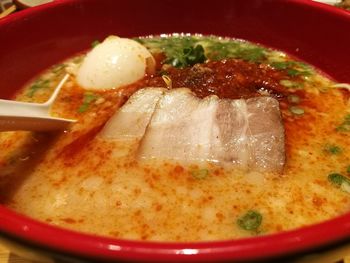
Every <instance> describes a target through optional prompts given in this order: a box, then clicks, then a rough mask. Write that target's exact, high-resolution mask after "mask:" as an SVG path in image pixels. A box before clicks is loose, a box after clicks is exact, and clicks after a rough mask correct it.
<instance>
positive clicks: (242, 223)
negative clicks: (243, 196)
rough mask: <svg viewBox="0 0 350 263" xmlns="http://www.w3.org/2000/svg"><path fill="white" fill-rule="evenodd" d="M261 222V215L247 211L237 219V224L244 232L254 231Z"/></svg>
mask: <svg viewBox="0 0 350 263" xmlns="http://www.w3.org/2000/svg"><path fill="white" fill-rule="evenodd" d="M261 222H262V215H261V214H260V213H259V212H257V211H254V210H249V211H248V212H247V213H246V214H244V215H243V216H241V217H240V218H238V220H237V224H238V226H239V227H241V228H242V229H244V230H249V231H251V230H253V231H256V230H257V229H258V228H259V226H260V225H261Z"/></svg>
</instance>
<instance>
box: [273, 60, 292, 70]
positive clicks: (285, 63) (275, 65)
mask: <svg viewBox="0 0 350 263" xmlns="http://www.w3.org/2000/svg"><path fill="white" fill-rule="evenodd" d="M270 65H271V66H272V67H273V68H275V69H287V68H288V67H289V66H290V62H289V61H281V62H272V63H271V64H270Z"/></svg>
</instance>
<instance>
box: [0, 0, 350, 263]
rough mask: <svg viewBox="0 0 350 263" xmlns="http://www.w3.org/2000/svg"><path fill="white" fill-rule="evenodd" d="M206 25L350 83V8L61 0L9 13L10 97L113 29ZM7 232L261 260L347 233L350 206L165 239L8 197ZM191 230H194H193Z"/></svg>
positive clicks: (1, 76) (204, 29) (112, 247)
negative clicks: (77, 221)
mask: <svg viewBox="0 0 350 263" xmlns="http://www.w3.org/2000/svg"><path fill="white" fill-rule="evenodd" d="M174 32H177V33H181V32H183V33H200V34H205V35H208V34H214V35H219V36H227V37H234V38H241V39H245V40H249V41H253V42H256V43H260V44H262V45H265V46H268V47H272V48H276V49H279V50H282V51H285V52H287V53H289V54H291V55H293V56H296V57H298V58H299V59H302V60H304V61H306V62H308V63H310V64H313V65H314V66H316V67H318V68H319V69H320V70H322V71H323V72H324V73H325V74H327V75H329V76H330V77H332V78H333V79H335V80H336V81H338V82H350V66H349V57H348V56H347V55H348V52H349V47H350V34H349V33H348V32H350V13H349V12H346V11H343V10H340V9H336V8H333V7H330V6H326V5H323V4H319V3H314V2H311V1H307V0H288V1H273V0H264V1H263V0H251V1H245V0H235V1H229V0H227V1H225V0H216V1H202V0H191V1H188V0H187V1H186V0H177V1H172V0H153V1H136V0H128V1H113V0H104V1H99V0H75V1H72V0H56V1H55V2H53V3H50V4H47V5H43V6H39V7H35V8H32V9H27V10H25V11H21V12H19V13H16V14H14V15H11V16H9V17H6V18H4V19H2V20H0V36H1V41H0V97H1V98H10V97H11V95H12V94H13V93H14V91H16V89H18V88H19V87H21V86H22V85H23V84H24V83H26V82H27V81H28V80H29V79H31V78H32V77H33V76H35V75H37V74H38V73H39V72H40V71H41V70H43V69H45V68H46V67H48V66H50V65H52V64H54V63H57V62H59V61H61V60H62V59H64V58H67V57H69V56H72V55H73V54H75V53H77V52H79V51H82V50H84V49H87V48H88V47H90V44H91V43H92V42H93V41H94V40H97V39H98V40H102V39H103V38H104V37H106V36H107V35H109V34H115V35H118V36H122V37H132V36H140V35H142V36H147V35H158V34H163V33H174ZM0 222H1V224H0V232H1V233H2V235H3V236H5V237H6V238H8V239H11V240H13V241H16V242H25V243H26V244H27V245H29V246H35V247H40V248H41V249H47V250H50V251H53V252H55V253H56V254H57V253H58V254H60V253H62V254H68V255H71V256H76V257H83V258H94V259H99V260H102V259H109V260H116V259H118V260H143V261H152V262H154V261H180V260H181V261H191V262H193V261H200V262H203V261H220V260H256V259H263V258H270V257H277V256H281V255H288V254H293V253H300V252H303V251H307V250H309V249H314V248H317V247H320V246H324V245H327V244H330V243H332V242H335V241H339V240H344V239H346V238H348V237H349V236H350V214H347V215H344V216H342V217H339V218H336V219H334V220H331V221H328V222H324V223H321V224H318V225H314V226H309V227H305V228H302V229H297V230H294V231H290V232H285V233H279V234H275V235H270V236H263V237H257V238H250V239H241V240H232V241H222V242H202V243H155V242H138V241H125V240H117V239H111V238H104V237H96V236H92V235H85V234H81V233H76V232H72V231H68V230H63V229H59V228H56V227H53V226H49V225H46V224H43V223H40V222H37V221H35V220H31V219H29V218H27V217H25V216H22V215H18V214H16V213H15V212H13V211H10V210H9V209H7V208H5V207H3V206H0ZM184 234H185V233H184Z"/></svg>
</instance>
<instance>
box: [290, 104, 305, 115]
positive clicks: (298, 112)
mask: <svg viewBox="0 0 350 263" xmlns="http://www.w3.org/2000/svg"><path fill="white" fill-rule="evenodd" d="M289 110H290V112H291V113H293V114H295V115H303V114H304V113H305V111H304V109H303V108H300V107H297V106H291V107H289Z"/></svg>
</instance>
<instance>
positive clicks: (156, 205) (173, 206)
mask: <svg viewBox="0 0 350 263" xmlns="http://www.w3.org/2000/svg"><path fill="white" fill-rule="evenodd" d="M138 41H140V42H141V43H143V44H144V45H145V46H146V47H147V48H149V50H150V51H151V52H152V53H153V54H154V56H155V57H156V60H157V64H158V66H157V72H156V74H154V75H148V76H145V78H143V79H141V80H140V81H137V82H136V83H133V84H131V85H128V86H125V87H122V88H121V89H118V90H113V89H112V90H109V91H93V92H92V91H86V90H84V89H82V88H81V87H79V85H78V84H77V82H76V80H75V78H74V77H71V78H70V80H69V81H68V82H67V83H66V84H65V86H64V88H63V90H62V92H61V93H60V95H59V97H58V99H57V101H56V103H55V105H54V107H53V109H52V113H53V115H57V116H60V117H67V118H75V119H77V120H78V123H76V124H74V125H72V126H70V127H69V128H67V130H65V131H63V132H56V133H50V134H42V133H32V132H2V133H0V145H1V148H2V151H1V152H0V165H1V171H0V189H1V192H0V201H1V203H3V204H4V205H6V206H8V207H9V208H11V209H13V210H15V211H18V212H19V213H22V214H25V215H27V216H30V217H32V218H35V219H38V220H40V221H44V222H47V223H49V224H53V225H57V226H61V227H64V228H69V229H73V230H78V231H82V232H87V233H92V234H98V235H105V236H113V237H118V238H123V239H137V240H162V241H164V240H165V241H204V240H223V239H232V238H242V237H247V236H256V235H263V234H270V233H275V232H280V231H286V230H290V229H295V228H299V227H302V226H305V225H311V224H315V223H318V222H321V221H324V220H327V219H330V218H334V217H336V216H339V215H341V214H343V213H346V212H348V211H349V207H350V196H349V195H350V190H349V189H350V181H349V182H348V179H347V177H349V176H350V152H349V147H348V145H349V142H350V141H349V134H350V119H349V116H350V109H349V97H350V95H349V91H348V90H347V89H345V88H333V87H332V86H333V85H334V84H335V83H334V82H333V81H331V80H330V79H327V78H326V77H324V76H322V75H321V74H320V73H318V72H317V71H316V70H314V69H313V68H312V67H311V66H308V65H305V64H304V63H301V62H293V61H294V60H292V59H291V58H289V57H288V56H286V55H285V54H283V53H281V52H277V51H274V50H269V49H265V48H262V47H260V46H256V45H253V44H250V43H247V42H241V41H234V40H227V39H220V38H214V37H209V38H205V37H199V36H193V37H189V36H188V37H183V36H182V37H173V38H171V37H168V38H157V37H153V38H141V39H138ZM193 44H196V45H198V44H200V45H202V46H203V48H204V50H205V52H206V57H207V59H209V61H210V62H208V61H207V62H206V64H207V65H206V67H207V68H209V69H210V70H212V72H213V71H214V73H213V74H215V76H220V74H224V73H225V74H224V76H227V74H228V73H227V72H226V71H225V70H224V68H225V67H228V66H227V65H230V63H232V67H234V66H235V67H236V66H237V65H238V66H237V68H241V69H242V68H243V69H244V70H242V71H241V72H238V71H235V72H238V73H239V74H238V73H237V74H238V75H235V77H234V78H235V81H236V80H237V79H240V78H243V80H242V83H243V84H244V85H247V87H248V86H249V87H259V89H258V88H256V90H254V91H251V92H250V93H249V94H248V93H246V91H245V90H244V88H242V91H241V92H240V93H230V92H229V91H228V90H227V88H226V90H222V89H220V88H219V87H221V86H225V85H226V86H225V87H227V86H228V85H227V84H225V83H229V82H230V81H231V80H228V79H229V77H226V80H225V77H223V78H220V77H217V79H214V80H212V79H211V76H209V77H208V78H203V79H202V80H196V81H195V82H191V81H189V80H188V79H186V77H184V75H188V74H189V70H190V69H191V68H192V66H191V65H185V64H181V63H183V62H181V63H180V62H177V61H179V60H177V61H176V60H174V59H172V60H171V59H169V57H170V56H173V58H174V54H177V52H178V50H182V49H184V48H187V47H188V46H191V45H193ZM176 48H179V49H176ZM83 56H84V54H82V55H79V56H76V57H74V58H72V59H69V60H67V61H64V62H63V63H62V64H59V65H55V66H54V67H52V68H50V69H49V70H47V71H46V72H44V73H42V74H41V75H40V76H39V77H37V78H36V79H35V80H34V81H32V82H31V83H29V84H28V85H27V86H26V87H24V88H23V89H22V90H21V91H20V92H19V93H18V94H17V95H16V97H15V99H16V100H20V101H35V102H43V101H45V100H46V99H47V98H48V97H49V96H50V94H51V92H52V90H53V89H54V87H55V85H56V84H57V83H58V82H59V80H60V79H61V78H62V77H63V75H64V73H65V72H66V71H69V72H73V71H74V70H75V67H76V65H78V64H79V63H80V62H81V59H82V57H83ZM175 57H176V56H175ZM222 59H228V60H224V62H222ZM164 61H165V62H166V64H167V65H165V66H164V65H163V66H161V62H164ZM174 61H175V62H174ZM180 61H181V59H180ZM177 63H180V64H177ZM210 63H211V64H210ZM237 63H238V64H237ZM243 64H244V65H243ZM174 66H175V67H174ZM194 67H196V66H194ZM164 72H165V73H164ZM223 72H224V73H223ZM247 72H248V73H249V72H253V73H254V74H255V77H254V78H255V79H253V80H251V79H252V76H245V75H244V74H247ZM162 74H166V75H168V76H169V77H170V78H171V79H172V81H173V88H177V86H179V87H182V86H184V85H186V84H187V85H186V87H188V88H191V89H192V91H193V92H194V93H196V94H197V96H199V97H205V96H207V95H209V94H216V95H218V96H219V97H223V98H236V97H249V96H261V95H266V92H267V93H269V94H270V96H274V97H276V98H278V100H279V102H280V110H281V114H282V119H283V124H284V128H285V136H286V137H285V147H286V164H285V166H284V169H283V172H282V173H261V172H256V171H242V170H239V169H236V168H230V167H223V166H221V165H219V164H213V163H205V164H203V163H201V164H196V163H193V164H184V163H180V162H175V161H161V160H145V161H139V160H136V159H135V151H137V145H138V143H139V141H137V140H134V141H131V140H130V141H109V140H105V139H103V138H101V136H99V132H100V130H101V129H102V127H103V126H104V124H105V123H106V121H107V120H108V119H109V118H110V117H111V116H112V115H113V113H114V112H115V111H116V110H118V108H119V107H121V106H122V105H123V104H124V103H125V101H126V100H127V99H128V97H130V96H131V95H132V94H133V93H134V92H135V91H136V90H138V89H140V88H144V87H149V86H153V87H154V86H156V87H159V86H163V87H165V83H164V81H163V79H162V78H161V75H162ZM223 79H224V80H223ZM257 79H260V80H257ZM209 80H210V81H211V83H212V85H213V86H212V88H211V89H210V90H209V89H208V90H206V89H204V88H198V85H201V87H205V86H206V85H203V83H208V81H209ZM250 81H251V83H254V85H255V86H254V85H253V84H249V83H250ZM198 83H199V84H198ZM215 83H216V84H215ZM247 83H248V84H247ZM229 84H230V85H233V86H234V84H233V82H231V83H229ZM243 84H242V85H243ZM237 85H238V84H237ZM252 85H253V86H252ZM237 87H238V88H240V87H241V86H239V85H238V86H237ZM238 88H237V89H238ZM269 89H270V90H269ZM331 174H338V177H336V178H338V179H339V178H341V179H340V181H339V180H338V181H337V180H334V176H333V177H332V176H329V175H331ZM340 174H341V176H343V177H339V176H340ZM332 178H333V179H332ZM339 182H340V183H339ZM249 220H250V221H249ZM252 224H253V225H252Z"/></svg>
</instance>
